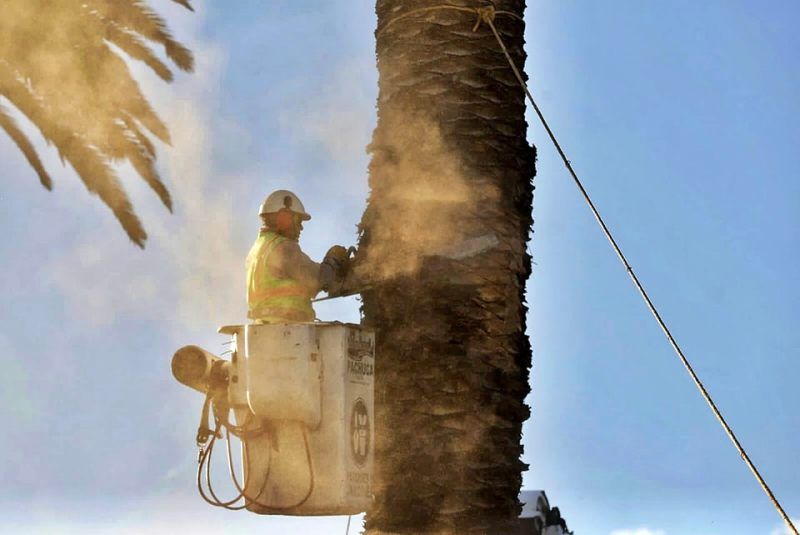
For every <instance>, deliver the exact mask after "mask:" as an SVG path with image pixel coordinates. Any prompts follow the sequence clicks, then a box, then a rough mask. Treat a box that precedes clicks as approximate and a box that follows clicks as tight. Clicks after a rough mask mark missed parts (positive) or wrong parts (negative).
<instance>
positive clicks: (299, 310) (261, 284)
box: [247, 232, 315, 322]
mask: <svg viewBox="0 0 800 535" xmlns="http://www.w3.org/2000/svg"><path fill="white" fill-rule="evenodd" d="M286 240H287V238H285V237H283V236H280V235H279V234H276V233H274V232H265V233H263V234H260V235H259V236H258V239H257V240H256V242H255V243H254V244H253V247H252V248H251V249H250V253H249V254H248V255H247V308H248V313H247V316H248V317H249V318H251V319H257V320H262V321H266V322H281V321H291V322H301V321H314V318H315V314H314V309H313V308H312V307H311V295H309V293H310V292H309V289H308V288H306V287H305V286H303V285H302V284H300V283H299V282H298V281H296V280H294V279H289V278H279V277H275V276H274V275H272V274H271V273H270V272H269V268H268V264H269V262H270V258H272V260H273V263H275V262H274V260H275V258H276V257H275V256H274V255H280V254H281V253H280V250H278V246H279V245H280V244H282V243H283V242H285V241H286Z"/></svg>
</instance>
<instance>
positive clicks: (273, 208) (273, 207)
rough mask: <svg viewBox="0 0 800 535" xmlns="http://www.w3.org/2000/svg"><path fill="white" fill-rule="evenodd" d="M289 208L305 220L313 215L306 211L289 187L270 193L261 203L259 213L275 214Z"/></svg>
mask: <svg viewBox="0 0 800 535" xmlns="http://www.w3.org/2000/svg"><path fill="white" fill-rule="evenodd" d="M283 208H287V209H289V210H290V211H292V212H293V213H295V214H298V215H299V216H300V217H301V218H302V219H303V220H304V221H305V220H308V219H311V215H309V214H308V212H306V209H305V208H304V207H303V203H301V202H300V199H298V198H297V195H295V194H294V193H292V192H291V191H289V190H287V189H279V190H278V191H273V192H272V193H270V194H269V197H267V198H266V199H264V202H263V203H261V208H260V210H259V212H258V213H259V215H264V214H274V213H277V212H279V211H280V210H282V209H283Z"/></svg>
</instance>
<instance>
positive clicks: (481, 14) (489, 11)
mask: <svg viewBox="0 0 800 535" xmlns="http://www.w3.org/2000/svg"><path fill="white" fill-rule="evenodd" d="M437 9H450V10H455V11H462V12H466V13H474V14H476V15H477V21H476V22H475V26H474V27H473V28H472V31H473V32H476V31H478V29H479V28H480V26H481V24H482V23H486V25H488V26H489V28H490V29H491V30H492V33H493V34H494V37H495V39H496V40H497V44H498V45H500V48H501V49H502V51H503V55H504V56H505V57H506V60H508V65H509V66H510V67H511V70H512V71H514V76H516V78H517V81H518V82H519V85H520V87H521V88H522V89H523V90H524V91H525V95H526V96H527V97H528V101H529V102H530V103H531V105H532V106H533V109H534V111H535V112H536V115H537V116H538V117H539V120H540V121H541V123H542V126H544V128H545V130H546V131H547V135H548V136H550V140H551V141H552V142H553V145H554V146H555V148H556V150H557V151H558V154H559V156H561V160H562V161H563V162H564V165H565V166H566V167H567V170H568V171H569V174H570V175H571V176H572V180H573V182H575V185H576V186H577V187H578V189H579V190H580V192H581V195H582V196H583V199H584V200H585V201H586V204H587V205H588V206H589V209H590V210H591V211H592V214H593V215H594V218H595V219H596V220H597V223H598V224H599V225H600V228H601V229H602V230H603V234H605V237H606V239H608V242H609V243H610V244H611V247H612V248H613V249H614V252H615V253H616V254H617V257H618V258H619V260H620V262H622V265H623V266H625V270H626V271H627V273H628V276H629V277H630V279H631V281H632V282H633V284H634V286H636V289H637V290H638V291H639V294H640V295H641V296H642V299H643V300H644V302H645V303H646V304H647V308H648V309H650V312H651V313H652V314H653V317H654V318H655V319H656V322H658V325H659V327H661V330H662V331H663V333H664V335H665V336H666V337H667V340H669V343H670V345H671V346H672V349H673V350H674V351H675V353H676V354H677V355H678V357H679V358H680V360H681V363H683V366H684V368H686V371H687V372H689V375H690V376H691V378H692V381H694V384H695V386H697V388H698V390H699V391H700V393H701V394H702V395H703V398H704V399H705V400H706V403H708V406H709V407H710V408H711V411H712V412H713V413H714V416H716V417H717V420H718V421H719V423H720V425H722V427H723V429H725V433H726V434H727V435H728V438H729V439H730V440H731V442H732V443H733V445H734V447H735V448H736V450H737V451H738V452H739V455H740V456H741V457H742V460H744V462H745V463H746V464H747V467H748V468H749V469H750V471H751V472H752V473H753V476H754V477H755V478H756V479H757V480H758V483H759V484H760V485H761V488H762V489H763V490H764V492H765V493H766V495H767V496H768V497H769V499H770V501H771V502H772V504H773V505H774V506H775V509H777V510H778V513H779V514H780V515H781V518H783V521H784V522H785V523H786V525H787V526H788V527H789V528H790V529H791V530H792V531H793V532H794V535H800V532H798V530H797V528H796V527H795V525H794V523H792V521H791V519H790V518H789V515H787V514H786V511H785V510H784V509H783V507H782V506H781V504H780V502H779V501H778V499H777V498H776V497H775V495H774V494H773V492H772V490H771V489H770V488H769V485H767V482H766V481H764V478H763V477H761V474H760V473H759V471H758V469H757V468H756V466H755V464H753V461H751V460H750V457H749V456H748V455H747V452H746V451H745V450H744V448H743V447H742V445H741V443H740V442H739V439H737V438H736V435H735V434H734V432H733V429H731V427H730V425H728V422H726V421H725V418H724V417H723V416H722V413H721V412H720V411H719V409H718V408H717V406H716V405H715V404H714V400H713V399H712V398H711V395H710V394H709V393H708V391H707V390H706V388H705V386H703V383H702V382H701V381H700V378H699V377H698V376H697V374H696V373H695V371H694V368H692V365H691V364H690V363H689V360H688V359H687V358H686V356H685V355H684V354H683V351H682V350H681V348H680V346H679V345H678V342H677V341H676V340H675V338H674V337H673V336H672V333H671V332H670V330H669V328H668V327H667V324H666V323H665V322H664V320H663V319H662V318H661V314H659V313H658V310H657V309H656V307H655V305H654V304H653V302H652V301H651V300H650V296H649V295H648V294H647V292H646V291H645V289H644V287H643V286H642V284H641V283H640V282H639V278H638V277H637V276H636V274H635V273H634V272H633V268H632V267H631V265H630V263H629V262H628V260H627V258H625V255H624V254H623V253H622V249H620V247H619V245H617V242H616V240H615V239H614V236H613V235H612V234H611V231H610V230H609V229H608V227H607V226H606V224H605V222H604V221H603V218H602V217H601V216H600V212H598V210H597V208H596V207H595V205H594V202H592V199H591V197H590V196H589V194H588V192H587V191H586V188H584V186H583V183H582V182H581V180H580V179H579V178H578V175H577V174H576V173H575V170H574V169H573V168H572V164H571V163H570V161H569V160H568V159H567V156H566V154H564V150H563V149H562V148H561V144H559V142H558V140H557V139H556V136H555V134H554V133H553V131H552V130H551V129H550V125H549V124H548V123H547V121H546V120H545V118H544V115H543V114H542V111H541V110H540V109H539V106H538V105H537V104H536V101H535V100H534V98H533V95H532V94H531V92H530V90H529V89H528V85H527V84H526V83H525V80H524V79H523V78H522V74H521V73H520V71H519V69H518V68H517V66H516V64H515V63H514V60H513V59H512V58H511V54H509V53H508V49H507V48H506V45H505V43H504V42H503V39H502V38H501V37H500V34H499V33H498V31H497V28H496V27H495V25H494V19H495V16H496V15H500V14H503V15H511V16H512V17H513V18H516V19H518V20H523V19H522V18H521V17H520V16H519V15H516V14H515V13H511V12H507V11H496V10H495V9H494V7H493V6H486V7H477V8H467V7H460V6H451V5H442V6H434V7H428V8H421V9H417V10H414V11H410V12H408V13H405V14H403V15H400V16H398V17H397V18H395V19H393V20H390V21H389V22H388V23H386V25H384V27H383V28H382V29H381V30H379V31H378V32H377V34H376V35H380V33H382V32H383V31H385V30H386V29H387V28H388V27H389V26H391V25H392V24H393V23H395V22H397V21H399V20H402V19H404V18H407V17H410V16H411V15H413V14H416V13H421V12H426V11H434V10H437Z"/></svg>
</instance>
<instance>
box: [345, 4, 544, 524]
mask: <svg viewBox="0 0 800 535" xmlns="http://www.w3.org/2000/svg"><path fill="white" fill-rule="evenodd" d="M444 3H445V2H444V1H443V0H377V6H376V11H377V15H378V30H377V32H376V37H377V59H378V68H379V73H380V78H379V98H378V116H379V118H378V125H377V128H376V129H375V132H374V135H373V142H372V144H371V145H370V152H371V154H372V160H371V163H370V189H371V192H370V198H369V203H368V207H367V210H366V211H365V213H364V215H363V218H362V221H361V226H360V228H361V238H360V248H359V253H358V258H357V261H358V264H359V266H360V267H359V269H360V270H362V272H363V274H364V275H365V276H367V277H369V278H370V279H372V280H373V281H374V282H373V283H372V290H370V291H369V292H367V293H365V294H364V300H363V312H364V318H365V322H366V323H367V324H369V325H371V326H373V327H375V328H376V330H377V368H376V380H377V383H376V398H375V407H376V450H375V453H376V466H375V473H374V481H373V493H374V495H375V503H374V507H373V508H372V510H371V511H370V512H369V513H368V515H367V520H366V527H367V533H368V534H371V535H378V534H384V533H403V534H406V533H419V534H456V533H457V534H464V533H491V534H503V533H513V532H514V531H515V529H516V526H517V517H518V515H519V511H520V504H519V501H518V498H517V496H518V493H519V489H520V484H521V481H522V477H521V473H522V471H523V470H525V469H526V468H527V467H526V465H525V464H524V463H522V462H521V460H520V455H521V453H522V446H521V444H520V439H521V432H522V423H523V421H524V420H526V419H527V417H528V415H529V410H528V407H527V406H526V405H525V403H524V398H525V396H526V395H527V393H528V392H529V386H528V370H529V368H530V360H531V359H530V345H529V342H528V338H527V336H526V334H525V315H526V311H527V307H526V306H525V303H524V291H525V282H526V280H527V278H528V276H529V274H530V257H529V255H528V254H527V241H528V237H529V233H530V228H531V224H532V219H531V205H532V199H533V186H532V184H531V180H532V178H533V175H534V173H535V168H534V165H535V158H536V152H535V149H534V148H533V147H531V146H529V145H528V143H527V141H526V130H527V123H526V122H525V118H524V112H525V103H524V95H523V92H522V90H521V89H520V87H519V85H518V83H517V81H516V80H515V78H514V75H513V73H512V71H511V70H510V68H509V67H508V64H507V62H506V60H505V58H504V56H503V54H502V53H501V51H500V49H499V47H498V45H497V43H496V41H495V38H494V36H493V35H492V33H491V31H490V30H489V29H488V28H487V27H486V26H483V27H481V28H479V29H478V30H477V31H476V32H473V31H472V28H473V25H474V23H475V17H474V16H473V15H470V14H469V13H465V12H462V11H457V10H452V9H437V10H430V11H423V12H416V13H415V14H410V13H411V12H412V11H414V10H417V9H420V8H427V7H432V6H440V5H442V4H444ZM447 3H448V4H449V5H458V6H464V7H478V5H476V4H475V3H473V0H458V1H456V2H454V1H452V0H450V1H448V2H447ZM494 5H495V7H496V8H497V9H498V10H505V11H509V12H511V13H514V14H517V15H518V16H519V17H520V20H517V19H516V18H514V17H511V16H508V15H503V16H501V15H498V16H497V18H496V20H495V24H496V26H497V28H498V30H499V31H500V33H501V35H502V37H503V39H504V41H505V42H506V44H507V46H508V48H509V51H510V53H511V55H512V57H513V58H514V60H515V62H517V65H518V66H519V67H520V68H522V67H523V66H524V60H525V53H524V51H523V43H524V38H523V31H524V23H523V22H522V21H521V17H522V14H523V10H524V7H525V3H524V0H496V1H495V2H494ZM405 14H410V15H408V16H404V15H405ZM398 17H400V18H398Z"/></svg>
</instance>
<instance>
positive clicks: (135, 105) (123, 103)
mask: <svg viewBox="0 0 800 535" xmlns="http://www.w3.org/2000/svg"><path fill="white" fill-rule="evenodd" d="M173 1H174V2H175V3H177V4H179V5H181V6H183V7H186V8H188V9H190V10H191V9H192V6H191V3H190V1H189V0H173ZM42 13H48V16H46V17H43V16H42ZM0 36H2V38H1V39H0V96H3V97H5V98H6V99H7V100H8V102H9V103H10V104H11V105H12V106H14V107H15V108H16V109H17V110H19V111H20V112H22V114H23V115H25V116H26V117H27V118H28V119H29V120H30V121H31V122H32V124H33V125H34V126H35V127H36V128H37V129H38V130H39V132H40V133H41V135H42V137H43V138H44V140H45V141H46V142H47V143H48V144H52V145H53V146H54V147H55V148H56V150H57V151H58V155H59V157H60V158H61V160H62V163H64V164H69V165H70V166H71V167H72V168H73V169H74V170H75V171H76V172H77V173H78V175H79V176H80V178H81V180H82V181H83V182H84V184H85V185H86V187H87V189H88V190H89V191H90V192H92V193H94V194H96V195H98V196H99V197H100V199H101V200H102V202H104V203H105V204H106V205H108V206H109V208H110V209H111V210H112V212H113V213H114V215H115V216H116V218H117V219H118V220H119V222H120V224H121V225H122V227H123V228H124V229H125V232H126V233H127V234H128V236H129V237H130V238H131V240H132V241H133V242H134V243H136V244H137V245H139V246H143V243H144V240H145V239H146V234H145V232H144V230H143V229H142V226H141V223H140V221H139V219H138V218H137V217H136V215H135V214H134V212H133V207H132V206H131V203H130V201H129V200H128V197H127V195H126V194H125V191H124V190H123V188H122V186H121V184H120V180H119V177H118V176H117V174H116V172H115V170H114V168H113V167H112V166H111V164H112V163H115V162H122V161H129V162H130V163H131V165H132V166H133V168H134V169H135V170H136V172H137V173H138V174H139V175H140V176H141V178H142V179H143V180H144V181H145V182H146V183H147V184H148V185H149V186H150V188H151V189H152V190H153V191H154V192H155V193H156V194H157V195H158V197H159V199H160V200H161V202H163V203H164V205H165V206H166V207H167V208H168V209H170V210H172V199H171V197H170V194H169V191H168V190H167V188H166V186H165V185H164V183H163V182H162V180H161V177H160V176H159V173H158V169H157V165H156V148H155V146H154V144H153V141H151V138H150V135H152V136H154V137H155V138H158V139H159V140H161V141H163V142H165V143H168V144H169V143H170V141H171V140H170V134H169V131H168V129H167V127H166V125H165V124H164V122H163V121H162V120H161V118H160V117H159V116H158V114H157V113H156V112H155V110H154V109H153V107H152V106H151V105H150V103H149V102H148V100H147V98H145V95H144V94H143V93H142V90H141V88H140V86H139V84H138V83H137V81H136V80H135V79H134V77H133V75H132V73H131V71H130V69H129V67H128V64H127V63H126V62H125V61H124V59H123V55H125V56H128V57H130V58H131V59H133V60H135V61H140V62H142V63H144V64H145V65H147V66H148V67H149V68H150V69H151V70H152V71H153V72H155V73H156V75H157V76H159V77H160V78H161V79H163V80H165V81H171V80H172V79H173V73H172V71H171V69H170V67H169V66H168V65H167V62H165V61H164V60H162V59H161V58H159V57H158V56H157V55H156V54H155V53H154V51H153V48H152V46H151V43H155V44H158V45H162V46H163V47H164V50H165V53H166V56H167V58H168V59H169V60H170V61H171V62H172V63H174V64H175V65H176V66H177V67H178V68H180V69H182V70H185V71H191V70H192V68H193V66H194V58H193V56H192V53H191V51H189V50H188V49H187V48H186V47H184V46H183V45H181V44H180V43H179V42H177V41H176V40H175V39H174V38H173V36H172V35H171V33H170V31H169V29H168V28H167V25H166V23H165V21H164V20H163V19H162V18H161V17H160V16H159V15H158V14H157V13H155V12H154V11H153V10H152V9H151V8H150V7H148V6H147V4H146V2H145V1H144V0H60V1H59V2H58V3H56V4H53V3H52V1H51V0H5V2H4V3H3V15H2V16H0ZM0 128H2V129H3V130H4V131H5V132H6V133H7V134H8V135H9V136H10V137H11V139H12V140H13V141H14V143H15V144H16V145H17V146H18V147H19V149H20V150H21V151H22V152H23V154H24V156H25V158H26V159H27V160H28V162H29V163H30V165H31V166H32V167H33V168H34V171H35V172H36V173H37V174H38V175H39V179H40V181H41V182H42V184H43V185H44V186H45V187H47V188H48V189H50V188H51V187H52V181H51V180H50V176H49V175H48V174H47V172H46V170H45V169H44V166H43V165H42V162H41V160H40V159H39V157H38V155H37V154H36V151H35V150H34V149H33V145H32V144H31V142H30V140H29V139H28V138H27V137H26V136H25V135H24V133H23V132H22V130H20V128H19V127H18V126H17V124H16V123H15V121H14V120H13V117H12V116H11V115H10V114H9V113H7V112H6V110H5V109H0Z"/></svg>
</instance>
